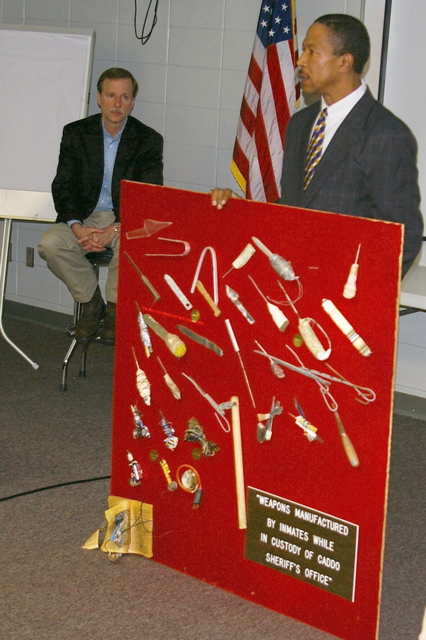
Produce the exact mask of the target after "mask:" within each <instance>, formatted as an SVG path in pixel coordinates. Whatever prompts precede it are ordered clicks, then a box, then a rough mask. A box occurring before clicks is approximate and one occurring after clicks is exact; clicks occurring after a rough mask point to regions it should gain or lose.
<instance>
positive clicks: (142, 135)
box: [52, 113, 163, 222]
mask: <svg viewBox="0 0 426 640" xmlns="http://www.w3.org/2000/svg"><path fill="white" fill-rule="evenodd" d="M101 118H102V116H101V114H100V113H99V114H97V115H94V116H89V117H88V118H83V119H82V120H77V121H76V122H71V123H70V124H67V125H66V126H65V127H64V130H63V135H62V140H61V148H60V153H59V162H58V169H57V173H56V176H55V178H54V180H53V183H52V195H53V200H54V202H55V208H56V211H57V213H58V216H57V219H56V222H67V221H68V220H81V221H82V220H84V218H87V217H88V216H89V215H90V214H91V213H92V212H93V210H94V208H95V207H96V204H97V202H98V199H99V194H100V192H101V187H102V180H103V174H104V143H103V129H102V120H101ZM121 180H134V181H136V182H148V183H150V184H163V137H162V136H161V135H160V134H159V133H157V131H155V130H154V129H151V128H150V127H148V126H146V125H145V124H143V123H142V122H140V121H139V120H137V119H136V118H134V117H132V116H129V117H128V119H127V123H126V126H125V128H124V130H123V133H122V135H121V140H120V144H119V146H118V151H117V157H116V160H115V165H114V172H113V176H112V188H111V190H112V201H113V207H114V212H115V215H116V219H117V220H118V219H119V203H120V181H121Z"/></svg>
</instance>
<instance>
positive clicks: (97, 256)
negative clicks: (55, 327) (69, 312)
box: [60, 247, 114, 391]
mask: <svg viewBox="0 0 426 640" xmlns="http://www.w3.org/2000/svg"><path fill="white" fill-rule="evenodd" d="M113 255H114V252H113V250H112V249H111V247H107V248H106V249H105V251H102V252H99V253H98V252H97V251H93V252H90V253H86V255H85V257H86V258H87V260H88V261H89V262H90V264H91V265H92V267H93V269H94V270H95V273H96V276H97V277H98V278H99V268H100V267H107V266H108V265H109V263H110V262H111V260H112V257H113ZM80 313H81V303H79V302H74V322H73V324H72V325H70V326H69V327H67V329H66V333H67V335H68V336H69V337H70V338H72V340H71V344H70V346H69V347H68V350H67V352H66V354H65V357H64V359H63V361H62V380H61V386H60V391H66V390H67V373H68V364H69V361H70V360H71V357H72V355H73V353H74V351H75V350H76V348H77V346H78V345H79V344H81V363H80V372H79V374H78V375H79V377H80V378H85V377H86V357H87V350H88V348H89V346H90V345H91V343H92V342H95V341H98V342H99V341H100V337H99V336H96V335H95V336H93V338H88V339H87V340H84V341H83V340H82V341H78V340H77V339H76V337H75V325H76V323H77V320H78V318H79V316H80ZM101 322H102V320H101Z"/></svg>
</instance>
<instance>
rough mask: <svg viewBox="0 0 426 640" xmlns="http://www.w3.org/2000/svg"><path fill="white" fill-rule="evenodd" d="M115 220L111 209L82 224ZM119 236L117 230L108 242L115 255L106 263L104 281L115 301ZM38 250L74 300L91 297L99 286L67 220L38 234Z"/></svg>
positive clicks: (103, 224) (98, 224)
mask: <svg viewBox="0 0 426 640" xmlns="http://www.w3.org/2000/svg"><path fill="white" fill-rule="evenodd" d="M114 221H115V215H114V212H113V211H99V212H97V213H92V214H91V215H90V216H89V217H88V218H86V220H84V222H83V226H84V227H97V228H100V229H103V228H105V227H108V226H109V225H111V224H113V223H114ZM119 236H120V234H119V233H117V234H116V237H114V240H113V241H112V243H111V248H112V249H113V251H114V256H113V258H112V260H111V262H110V264H109V266H108V276H107V281H106V290H105V293H106V299H107V301H108V302H117V281H118V250H119ZM38 252H39V255H40V257H41V258H43V260H46V263H47V266H48V267H49V269H50V271H52V273H54V274H55V276H56V277H57V278H59V279H60V280H61V281H62V282H63V283H64V284H65V285H66V286H67V288H68V290H69V292H70V293H71V295H72V297H73V298H74V300H76V301H77V302H89V301H90V300H91V299H92V297H93V294H94V293H95V290H96V287H97V286H98V280H97V278H96V274H95V271H94V269H93V267H92V265H91V264H90V262H89V261H88V260H86V258H85V257H84V255H85V252H84V251H83V250H82V249H81V247H80V245H79V244H78V240H77V238H76V236H75V235H74V233H73V231H72V229H70V227H69V226H68V225H67V223H66V222H58V223H56V224H54V225H53V226H52V227H49V229H46V231H45V232H44V233H43V235H42V236H41V239H40V243H39V245H38Z"/></svg>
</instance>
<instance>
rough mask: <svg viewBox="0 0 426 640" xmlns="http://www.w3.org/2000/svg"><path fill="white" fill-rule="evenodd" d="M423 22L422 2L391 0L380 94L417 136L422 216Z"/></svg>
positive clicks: (425, 185) (425, 144) (425, 174)
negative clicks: (384, 67) (382, 86)
mask: <svg viewBox="0 0 426 640" xmlns="http://www.w3.org/2000/svg"><path fill="white" fill-rule="evenodd" d="M425 24H426V3H424V2H419V1H418V0H392V5H391V19H390V30H389V44H388V53H387V63H386V74H385V84H384V97H383V104H384V105H385V106H386V107H387V108H388V109H390V110H391V111H392V112H393V113H394V114H395V115H396V116H398V117H399V118H401V120H403V121H404V122H405V123H406V124H407V125H408V126H409V127H410V129H411V131H412V132H413V134H414V136H415V137H416V139H417V144H418V167H419V184H420V191H421V194H422V209H423V219H425V212H426V127H425V121H424V108H425V101H424V100H423V93H424V92H425V86H424V81H423V68H424V63H425V61H426V55H425V48H424V26H425Z"/></svg>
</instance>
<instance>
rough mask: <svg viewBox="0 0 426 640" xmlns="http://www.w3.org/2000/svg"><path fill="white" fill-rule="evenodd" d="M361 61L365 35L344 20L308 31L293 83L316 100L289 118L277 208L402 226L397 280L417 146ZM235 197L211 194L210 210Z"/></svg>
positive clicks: (414, 218)
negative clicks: (378, 95) (377, 94)
mask: <svg viewBox="0 0 426 640" xmlns="http://www.w3.org/2000/svg"><path fill="white" fill-rule="evenodd" d="M369 55H370V39H369V36H368V32H367V30H366V28H365V26H364V25H363V24H362V22H360V21H359V20H357V19H356V18H354V17H352V16H349V15H346V14H330V15H325V16H322V17H320V18H318V19H317V20H316V21H315V22H314V23H313V25H312V26H311V27H310V28H309V29H308V32H307V34H306V38H305V40H304V42H303V51H302V54H301V56H300V57H299V59H298V61H297V66H298V67H299V78H300V82H301V85H302V89H303V91H304V92H305V93H306V94H309V95H318V96H320V98H321V100H320V101H318V102H316V103H314V104H313V105H311V106H309V107H306V108H305V109H301V110H300V111H298V112H297V113H295V114H294V115H293V117H292V118H291V119H290V122H289V124H288V127H287V132H286V139H285V151H284V161H283V170H282V178H281V197H280V199H279V200H278V203H279V204H285V205H289V206H294V207H302V208H307V209H316V210H320V211H331V212H335V213H344V214H349V215H354V216H360V217H363V218H373V219H379V220H389V221H391V222H399V223H403V224H404V227H405V231H404V254H403V265H402V275H405V273H406V272H407V271H408V269H409V267H410V266H411V264H412V263H413V261H414V259H415V257H416V256H417V254H418V252H419V251H420V247H421V243H422V234H423V219H422V216H421V213H420V208H419V207H420V192H419V187H418V172H417V164H416V163H417V143H416V141H415V139H414V137H413V135H412V133H411V132H410V130H409V129H408V127H407V126H406V125H405V124H404V123H403V122H402V121H401V120H399V119H398V118H397V117H396V116H394V115H393V114H392V113H391V112H390V111H388V110H387V109H386V108H385V107H383V106H382V105H381V104H380V103H379V102H377V101H376V100H375V99H374V98H373V96H372V95H371V93H370V91H369V89H368V88H367V85H366V84H365V82H364V81H363V80H362V77H361V76H362V71H363V68H364V66H365V64H366V62H367V60H368V58H369ZM235 196H236V194H234V193H233V192H231V191H230V190H229V189H213V191H212V203H213V205H215V206H217V207H218V208H221V207H222V206H223V205H224V204H225V203H226V201H227V200H228V198H229V197H235Z"/></svg>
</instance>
